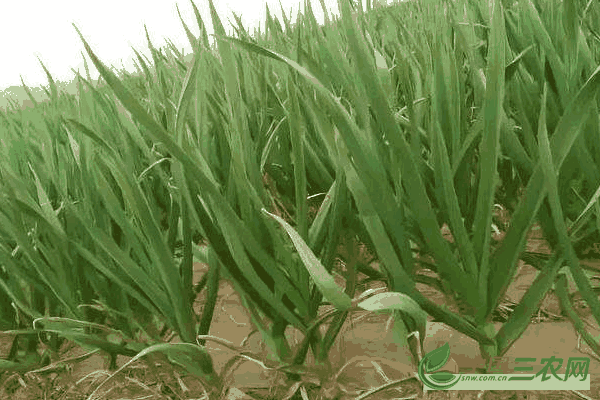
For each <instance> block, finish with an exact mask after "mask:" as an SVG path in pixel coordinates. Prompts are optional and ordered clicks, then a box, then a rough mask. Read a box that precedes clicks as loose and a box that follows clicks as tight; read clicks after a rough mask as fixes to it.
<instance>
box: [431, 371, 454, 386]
mask: <svg viewBox="0 0 600 400" xmlns="http://www.w3.org/2000/svg"><path fill="white" fill-rule="evenodd" d="M454 376H455V375H454V374H453V373H452V372H450V371H440V372H436V373H435V374H431V375H429V379H431V380H432V381H434V382H435V383H439V384H442V385H443V384H446V383H450V382H452V380H453V379H454Z"/></svg>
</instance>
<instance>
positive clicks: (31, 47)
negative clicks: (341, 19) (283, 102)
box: [0, 0, 338, 90]
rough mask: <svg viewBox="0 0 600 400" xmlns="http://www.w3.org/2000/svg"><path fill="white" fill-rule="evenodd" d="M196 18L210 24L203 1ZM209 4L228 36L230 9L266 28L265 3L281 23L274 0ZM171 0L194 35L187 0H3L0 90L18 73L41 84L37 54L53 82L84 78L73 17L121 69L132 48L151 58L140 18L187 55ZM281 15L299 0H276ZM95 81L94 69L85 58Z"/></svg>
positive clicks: (316, 7)
mask: <svg viewBox="0 0 600 400" xmlns="http://www.w3.org/2000/svg"><path fill="white" fill-rule="evenodd" d="M194 3H195V4H196V6H197V7H198V9H199V10H200V13H201V15H202V19H203V21H204V23H205V24H206V26H207V28H208V32H209V34H210V33H212V32H213V31H212V23H211V19H210V12H209V6H208V4H209V3H208V0H195V1H194ZM214 3H215V7H216V9H217V12H218V13H219V16H220V17H221V21H222V23H223V25H224V26H225V29H226V30H227V31H228V32H229V33H230V34H231V33H232V29H231V25H230V24H229V22H228V19H230V20H231V21H235V20H234V19H233V14H232V12H235V13H237V14H238V15H240V16H241V18H242V21H243V23H244V26H245V27H246V28H247V29H248V28H249V30H250V32H253V29H254V27H258V25H259V23H260V26H261V31H263V30H264V21H265V15H266V8H265V4H268V5H269V10H270V12H271V13H272V14H274V15H277V17H278V18H279V19H280V21H281V8H280V6H279V0H214ZM176 4H177V5H178V6H179V10H180V12H181V15H182V17H183V19H184V21H185V23H186V24H187V26H188V27H189V28H190V29H191V30H192V32H193V33H194V35H196V36H197V35H198V33H199V31H198V26H197V24H196V20H195V16H194V12H193V8H192V5H191V4H190V1H189V0H179V1H176V0H161V1H156V2H153V1H148V0H145V1H143V0H102V1H100V2H88V1H81V0H78V1H75V0H53V1H48V0H31V1H25V2H19V1H6V2H4V4H3V6H2V13H1V16H0V37H1V38H2V39H3V40H2V61H1V62H0V90H4V89H6V88H7V87H9V86H20V85H21V81H20V77H19V75H21V76H22V77H23V80H24V82H25V84H26V85H28V86H29V87H38V86H39V85H44V86H46V85H47V84H48V80H47V78H46V75H45V73H44V70H43V69H42V67H41V65H40V63H39V61H38V59H37V57H39V59H40V60H41V61H42V62H43V63H44V65H45V66H46V68H48V70H49V71H50V73H51V74H52V77H53V78H54V80H55V81H62V82H67V81H71V80H73V79H74V76H75V75H74V73H73V72H72V71H71V68H73V69H74V70H78V71H79V73H80V74H81V75H82V76H84V77H85V76H86V73H85V68H84V64H83V56H82V53H85V50H84V47H83V43H82V42H81V40H80V39H79V36H78V35H77V32H76V31H75V28H74V27H73V26H72V23H75V24H76V25H77V27H78V28H79V30H80V31H81V33H82V34H83V37H84V38H85V39H86V41H87V42H88V43H89V44H90V46H91V47H92V50H93V51H94V52H95V53H96V55H97V56H98V57H99V58H100V60H101V61H103V62H104V64H105V65H109V66H110V65H113V66H115V67H116V68H117V69H122V68H123V67H125V69H126V70H128V71H131V72H134V71H136V70H135V67H134V64H133V59H134V58H135V53H134V52H133V51H132V50H131V47H134V48H135V49H136V50H137V51H138V52H140V53H142V54H144V55H146V56H147V57H149V58H150V51H149V50H148V46H147V42H146V38H145V33H144V24H146V27H147V28H148V32H149V34H150V39H151V41H152V44H153V45H154V46H155V47H162V46H166V42H165V38H168V39H170V40H171V41H172V42H173V43H174V44H175V45H176V46H177V47H178V48H179V49H184V50H185V53H186V54H188V53H190V52H191V48H190V46H189V42H188V40H187V37H186V35H185V31H184V29H183V27H182V25H181V22H180V20H179V17H178V15H177V9H176ZM281 4H282V5H283V8H284V10H285V12H286V15H288V16H289V15H290V11H291V10H293V13H292V21H295V18H296V15H297V11H298V9H299V7H300V6H301V4H302V9H303V4H304V0H281ZM311 4H312V8H313V11H314V14H315V16H316V17H317V19H318V20H319V22H321V23H322V21H323V13H322V9H321V5H320V2H319V0H312V3H311ZM325 4H326V7H327V8H328V9H329V12H330V13H331V12H333V13H334V14H336V15H337V13H338V11H337V0H325ZM85 56H86V59H87V60H88V65H89V68H90V73H91V75H92V78H93V79H97V78H98V73H97V71H96V69H95V67H94V66H93V64H92V63H91V61H90V60H89V58H88V56H87V54H86V55H85Z"/></svg>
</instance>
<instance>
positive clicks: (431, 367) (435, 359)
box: [422, 342, 450, 374]
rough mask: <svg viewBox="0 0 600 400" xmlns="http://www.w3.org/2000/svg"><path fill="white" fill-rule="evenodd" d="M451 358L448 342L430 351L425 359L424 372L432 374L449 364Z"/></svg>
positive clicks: (423, 361)
mask: <svg viewBox="0 0 600 400" xmlns="http://www.w3.org/2000/svg"><path fill="white" fill-rule="evenodd" d="M449 358H450V345H449V344H448V342H446V343H445V344H444V345H443V346H442V347H438V348H437V349H435V350H433V351H430V352H429V353H427V355H426V356H425V357H424V358H423V360H422V363H423V370H424V372H425V373H427V374H430V373H432V372H435V371H437V370H438V369H440V368H442V367H443V366H444V365H446V363H447V362H448V359H449Z"/></svg>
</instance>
